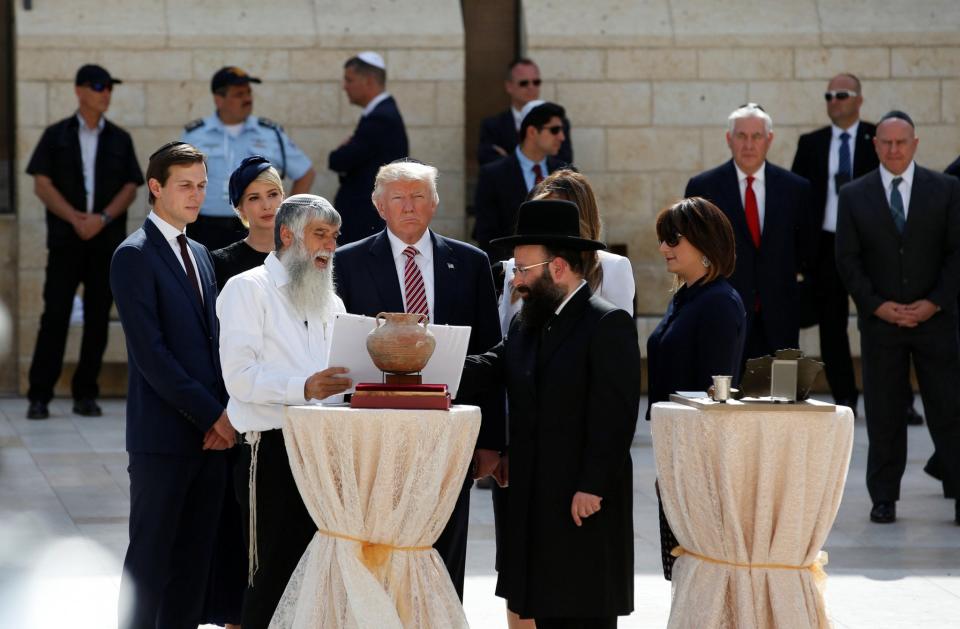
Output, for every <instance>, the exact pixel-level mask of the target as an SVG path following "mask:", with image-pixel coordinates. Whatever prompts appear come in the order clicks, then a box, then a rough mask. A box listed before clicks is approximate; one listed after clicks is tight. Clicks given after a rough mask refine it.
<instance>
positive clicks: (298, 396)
mask: <svg viewBox="0 0 960 629" xmlns="http://www.w3.org/2000/svg"><path fill="white" fill-rule="evenodd" d="M306 384H307V379H306V378H290V379H289V380H287V404H290V405H291V406H294V405H297V404H306V403H307V399H306V398H305V397H304V396H303V388H304V386H306Z"/></svg>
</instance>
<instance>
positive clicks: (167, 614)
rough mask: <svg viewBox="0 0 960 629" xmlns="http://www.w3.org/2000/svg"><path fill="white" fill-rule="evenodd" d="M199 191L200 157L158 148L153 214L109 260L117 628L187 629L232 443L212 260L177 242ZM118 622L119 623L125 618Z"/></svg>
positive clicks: (198, 610) (203, 576)
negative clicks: (117, 504) (121, 387)
mask: <svg viewBox="0 0 960 629" xmlns="http://www.w3.org/2000/svg"><path fill="white" fill-rule="evenodd" d="M206 185H207V171H206V165H205V163H204V156H203V153H201V152H200V151H199V150H197V149H196V148H194V147H193V146H191V145H189V144H186V143H183V142H171V143H169V144H166V145H164V146H163V147H161V148H160V150H158V151H157V152H156V153H154V154H153V155H152V156H151V157H150V164H149V166H148V167H147V186H148V187H149V190H150V194H149V202H150V205H151V206H152V211H151V212H150V214H149V216H148V217H147V220H146V221H144V224H143V227H141V228H140V229H138V230H137V231H135V232H134V233H132V234H130V236H129V237H128V238H127V239H126V240H124V241H123V243H122V244H121V245H120V247H119V248H118V249H117V251H116V252H115V253H114V255H113V262H112V264H111V266H110V287H111V289H112V290H113V294H114V296H115V299H116V302H117V310H118V311H119V313H120V322H121V323H122V324H123V331H124V334H125V335H126V340H127V361H128V365H129V384H128V391H127V430H126V433H127V452H128V453H129V456H130V465H129V467H128V471H129V474H130V545H129V546H128V548H127V555H126V557H125V559H124V562H123V568H124V573H123V581H124V583H125V584H126V585H127V588H126V591H129V592H131V593H132V595H133V600H132V603H131V607H132V609H129V610H127V609H125V607H126V606H125V605H124V604H121V619H120V626H121V627H131V628H136V629H141V628H143V629H147V628H151V629H152V628H156V629H161V628H166V627H195V626H197V625H198V624H199V622H200V620H201V615H202V612H203V604H204V594H205V592H206V587H207V577H208V575H209V573H210V564H211V561H212V558H213V551H214V548H215V546H216V544H215V543H214V542H215V541H216V533H217V529H218V523H219V516H220V509H221V506H222V501H223V498H224V494H225V483H226V479H227V457H226V453H225V452H224V450H226V449H227V448H230V447H232V446H233V445H234V441H235V438H236V433H235V432H234V429H233V426H231V425H230V420H229V418H228V417H227V413H226V409H225V405H226V401H227V400H226V397H227V396H226V391H225V389H224V386H223V379H222V377H221V370H220V358H219V353H218V352H219V349H218V344H217V337H218V334H219V330H218V324H217V316H216V312H215V305H216V300H217V284H216V280H215V279H214V274H213V261H212V260H211V258H210V253H209V252H208V251H207V250H206V248H204V247H203V246H202V245H200V244H198V243H196V242H194V241H192V240H190V239H188V238H187V237H186V226H187V224H189V223H192V222H193V221H195V220H196V219H197V215H198V214H199V213H200V206H201V205H202V204H203V199H204V194H205V191H206ZM125 612H126V613H125Z"/></svg>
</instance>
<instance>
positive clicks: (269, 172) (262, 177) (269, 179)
mask: <svg viewBox="0 0 960 629" xmlns="http://www.w3.org/2000/svg"><path fill="white" fill-rule="evenodd" d="M258 181H259V182H262V183H268V184H273V185H274V186H275V187H276V188H277V189H279V190H280V198H281V199H283V197H285V196H287V195H286V193H285V192H284V191H283V180H282V179H280V173H278V172H277V169H276V168H274V167H273V166H271V167H270V168H267V169H266V170H264V171H263V172H261V173H260V174H259V175H257V178H256V179H254V180H253V181H251V182H250V183H251V184H253V183H256V182H258ZM247 187H248V188H249V187H250V184H247ZM246 194H247V191H246V190H244V191H243V194H241V195H240V205H238V206H237V207H235V208H233V212H234V214H236V215H237V218H239V219H240V222H241V223H243V226H244V227H246V228H248V229H249V228H250V222H249V221H247V219H246V218H244V217H243V214H241V213H240V206H241V205H243V198H244V196H246Z"/></svg>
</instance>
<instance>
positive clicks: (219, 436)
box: [203, 411, 237, 450]
mask: <svg viewBox="0 0 960 629" xmlns="http://www.w3.org/2000/svg"><path fill="white" fill-rule="evenodd" d="M236 443H237V431H236V430H234V428H233V424H231V423H230V418H229V417H227V411H223V412H222V413H221V414H220V417H219V418H218V419H217V421H215V422H213V426H211V427H210V430H208V431H207V434H205V435H204V436H203V449H204V450H229V449H230V448H232V447H233V446H234V445H236Z"/></svg>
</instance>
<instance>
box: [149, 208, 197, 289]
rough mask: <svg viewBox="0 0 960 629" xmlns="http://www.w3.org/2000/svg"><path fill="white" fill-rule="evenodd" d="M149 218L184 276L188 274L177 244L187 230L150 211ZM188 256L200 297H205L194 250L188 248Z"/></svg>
mask: <svg viewBox="0 0 960 629" xmlns="http://www.w3.org/2000/svg"><path fill="white" fill-rule="evenodd" d="M147 218H148V219H150V220H151V221H153V224H154V225H156V226H157V229H159V230H160V234H161V235H162V236H163V237H164V239H166V241H167V244H168V245H170V248H171V249H172V250H173V257H174V258H176V259H177V262H179V263H180V268H181V269H183V272H184V274H187V267H186V266H185V265H184V264H183V257H182V256H181V255H180V243H178V242H177V236H179V235H180V234H184V235H186V233H187V230H186V229H184V230H183V231H180V230H178V229H177V228H176V227H174V226H173V225H171V224H170V223H168V222H167V221H165V220H163V219H162V218H160V217H159V216H157V214H156V212H154V211H153V210H150V213H149V214H147ZM187 255H188V256H189V257H190V263H191V264H193V272H194V273H196V274H197V284H198V285H199V286H200V296H201V297H203V296H204V295H203V282H201V281H200V268H199V267H198V266H197V259H196V258H195V257H193V249H191V248H190V247H187Z"/></svg>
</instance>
